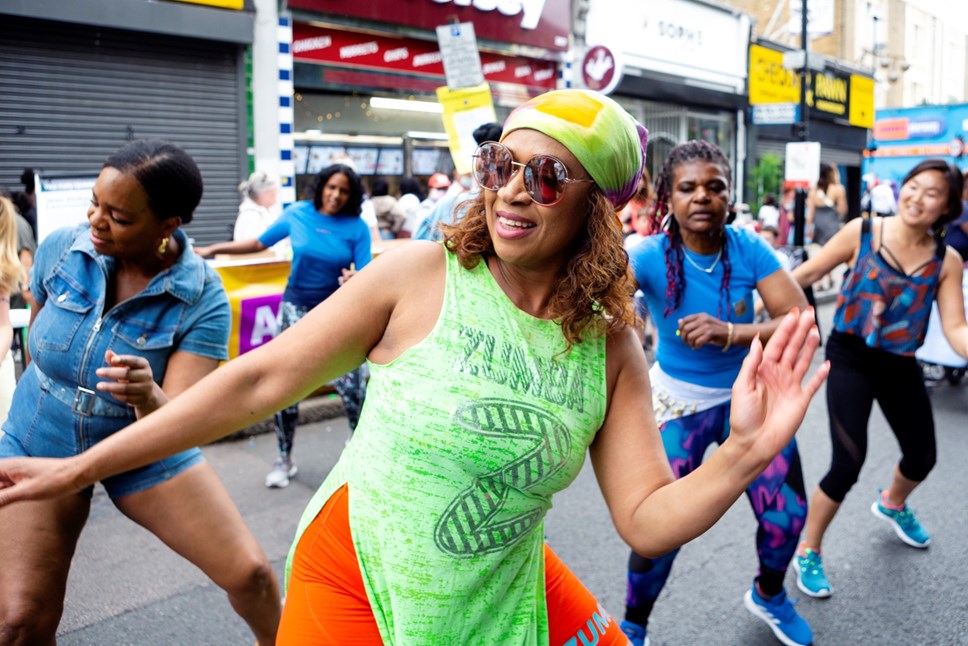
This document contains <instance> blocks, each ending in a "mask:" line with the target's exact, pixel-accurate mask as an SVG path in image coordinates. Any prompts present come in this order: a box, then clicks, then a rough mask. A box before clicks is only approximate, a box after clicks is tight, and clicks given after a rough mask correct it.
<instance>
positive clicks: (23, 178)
mask: <svg viewBox="0 0 968 646" xmlns="http://www.w3.org/2000/svg"><path fill="white" fill-rule="evenodd" d="M20 183H21V184H23V185H24V189H25V190H26V191H27V192H28V193H33V192H34V169H33V168H25V169H24V172H22V173H20Z"/></svg>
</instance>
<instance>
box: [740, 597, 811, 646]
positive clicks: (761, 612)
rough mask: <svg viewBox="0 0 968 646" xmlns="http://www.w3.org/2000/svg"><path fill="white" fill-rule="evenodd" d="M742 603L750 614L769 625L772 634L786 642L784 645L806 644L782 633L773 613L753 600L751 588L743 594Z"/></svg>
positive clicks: (800, 645)
mask: <svg viewBox="0 0 968 646" xmlns="http://www.w3.org/2000/svg"><path fill="white" fill-rule="evenodd" d="M743 605H745V606H746V609H747V610H749V611H750V614H752V615H753V616H754V617H756V618H758V619H761V620H762V621H763V623H765V624H766V625H767V626H769V627H770V630H772V631H773V636H774V637H776V638H777V639H779V640H780V641H781V642H783V643H784V644H786V646H806V645H805V644H801V643H800V642H795V641H793V640H792V639H790V638H789V637H787V636H786V635H785V634H783V631H782V630H780V627H779V626H777V625H776V623H774V622H775V621H776V620H775V619H774V618H773V615H771V614H770V613H769V612H767V611H766V610H765V609H763V608H762V607H761V606H760V604H758V603H756V602H755V601H753V591H752V590H747V591H746V594H745V595H743Z"/></svg>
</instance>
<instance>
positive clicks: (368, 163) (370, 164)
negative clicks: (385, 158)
mask: <svg viewBox="0 0 968 646" xmlns="http://www.w3.org/2000/svg"><path fill="white" fill-rule="evenodd" d="M346 154H347V155H349V156H350V159H352V160H353V165H354V166H355V167H356V172H357V174H358V175H373V174H375V173H376V162H377V158H378V157H379V156H380V149H379V148H347V149H346Z"/></svg>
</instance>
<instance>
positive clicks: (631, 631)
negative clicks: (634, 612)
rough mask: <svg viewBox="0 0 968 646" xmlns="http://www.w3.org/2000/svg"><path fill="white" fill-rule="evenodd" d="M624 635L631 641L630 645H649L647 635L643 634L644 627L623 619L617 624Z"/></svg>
mask: <svg viewBox="0 0 968 646" xmlns="http://www.w3.org/2000/svg"><path fill="white" fill-rule="evenodd" d="M619 627H620V628H621V629H622V632H623V633H625V636H626V637H628V638H629V641H630V642H632V646H649V636H648V635H647V634H645V628H643V627H642V626H640V625H638V624H633V623H632V622H631V621H623V622H622V625H621V626H619Z"/></svg>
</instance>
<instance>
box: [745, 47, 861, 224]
mask: <svg viewBox="0 0 968 646" xmlns="http://www.w3.org/2000/svg"><path fill="white" fill-rule="evenodd" d="M784 51H787V50H786V49H785V48H783V47H782V46H780V45H775V44H773V43H770V42H766V41H759V42H757V43H753V44H751V45H750V54H749V98H750V106H751V109H750V128H749V142H750V143H749V146H750V149H751V150H752V151H753V154H752V155H750V157H749V159H748V163H749V164H750V168H751V167H752V166H754V165H755V164H756V163H757V160H758V159H759V158H760V157H761V156H763V155H764V154H767V153H770V154H773V155H776V156H777V157H779V158H780V159H783V158H784V157H785V154H786V152H785V151H786V144H787V143H788V142H791V141H800V138H799V133H798V132H796V131H795V125H794V124H795V123H796V122H797V120H798V114H799V102H800V78H799V75H798V74H797V73H795V72H794V71H791V70H788V69H785V68H784V67H783V53H784ZM807 110H808V120H809V122H808V133H807V139H808V140H809V141H816V142H819V143H820V145H821V159H822V160H823V161H825V162H828V163H830V164H833V165H835V166H837V167H838V168H839V169H840V175H841V181H842V182H843V184H844V186H846V187H847V198H848V204H849V208H850V213H849V214H848V217H854V216H856V215H857V214H859V211H860V195H861V188H862V186H861V161H862V159H863V152H864V149H865V148H866V147H867V129H868V128H870V127H871V126H872V125H873V123H874V81H873V79H872V78H871V77H870V75H869V74H863V73H859V72H858V71H856V70H852V69H850V68H848V67H845V66H843V65H841V64H839V63H835V62H833V61H823V69H822V70H808V72H807Z"/></svg>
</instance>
